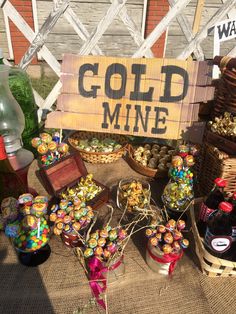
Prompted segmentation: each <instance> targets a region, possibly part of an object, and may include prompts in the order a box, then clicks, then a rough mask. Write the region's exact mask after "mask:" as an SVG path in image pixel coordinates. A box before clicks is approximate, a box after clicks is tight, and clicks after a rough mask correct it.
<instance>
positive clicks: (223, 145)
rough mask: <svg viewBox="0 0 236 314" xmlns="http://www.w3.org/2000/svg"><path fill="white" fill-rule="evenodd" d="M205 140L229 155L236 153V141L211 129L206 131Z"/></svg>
mask: <svg viewBox="0 0 236 314" xmlns="http://www.w3.org/2000/svg"><path fill="white" fill-rule="evenodd" d="M205 135H206V137H205V140H206V142H207V143H209V144H211V145H213V146H215V147H217V148H219V149H220V150H223V151H224V152H226V153H227V154H229V155H236V142H233V141H231V140H229V139H227V138H225V137H223V136H220V135H218V134H216V133H213V132H211V131H209V130H208V131H206V134H205Z"/></svg>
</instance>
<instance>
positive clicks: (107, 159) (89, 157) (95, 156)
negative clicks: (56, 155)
mask: <svg viewBox="0 0 236 314" xmlns="http://www.w3.org/2000/svg"><path fill="white" fill-rule="evenodd" d="M93 137H96V138H97V139H99V140H102V139H105V138H107V137H109V138H111V139H113V140H115V141H116V142H118V143H119V144H121V145H122V147H121V148H120V149H117V150H116V151H114V152H111V153H104V152H87V151H85V150H83V149H79V148H78V147H77V145H76V141H78V140H85V139H91V138H93ZM68 142H69V144H70V145H71V146H72V147H74V148H75V149H77V150H78V151H79V153H80V155H81V157H82V159H83V160H85V161H87V162H90V163H92V164H108V163H112V162H114V161H116V160H118V159H119V158H121V157H122V156H123V155H124V153H125V152H126V143H127V139H126V137H125V136H123V135H119V134H108V133H100V132H86V131H77V132H75V133H73V134H72V135H71V136H70V137H69V139H68Z"/></svg>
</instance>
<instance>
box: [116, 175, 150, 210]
mask: <svg viewBox="0 0 236 314" xmlns="http://www.w3.org/2000/svg"><path fill="white" fill-rule="evenodd" d="M117 193H118V195H117V196H118V201H119V207H120V208H121V209H127V211H128V212H135V211H136V210H137V208H140V209H144V208H147V207H148V206H149V204H150V197H151V192H150V186H149V184H148V183H142V182H141V181H139V180H135V179H131V180H128V181H127V180H121V181H120V183H119V188H118V191H117Z"/></svg>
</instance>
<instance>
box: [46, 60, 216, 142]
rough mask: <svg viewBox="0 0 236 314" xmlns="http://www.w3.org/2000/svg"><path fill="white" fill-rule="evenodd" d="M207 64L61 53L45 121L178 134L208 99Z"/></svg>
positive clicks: (160, 135)
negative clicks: (56, 89)
mask: <svg viewBox="0 0 236 314" xmlns="http://www.w3.org/2000/svg"><path fill="white" fill-rule="evenodd" d="M211 72H212V65H211V64H210V63H208V62H205V61H201V62H195V61H182V60H175V59H145V58H140V59H132V58H113V57H104V56H77V55H71V54H66V55H65V56H64V58H63V63H62V67H61V82H62V88H61V94H60V96H59V97H58V101H57V110H56V111H55V112H52V113H50V114H49V115H48V118H47V121H46V127H48V128H62V129H74V130H86V131H98V132H107V133H118V134H125V135H135V136H146V137H158V138H164V139H178V138H180V137H181V135H182V134H183V133H184V132H186V131H187V130H188V128H189V127H191V125H192V123H193V122H194V121H198V109H199V102H206V101H208V100H210V99H213V95H214V88H213V87H212V86H211Z"/></svg>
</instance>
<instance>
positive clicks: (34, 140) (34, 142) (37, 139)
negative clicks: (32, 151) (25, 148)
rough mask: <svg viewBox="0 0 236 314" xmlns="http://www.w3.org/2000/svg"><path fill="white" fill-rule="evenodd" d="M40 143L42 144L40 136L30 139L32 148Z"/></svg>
mask: <svg viewBox="0 0 236 314" xmlns="http://www.w3.org/2000/svg"><path fill="white" fill-rule="evenodd" d="M40 144H42V140H41V138H40V137H34V138H33V139H32V140H31V145H32V146H33V147H34V148H37V147H38V146H39V145H40Z"/></svg>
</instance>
